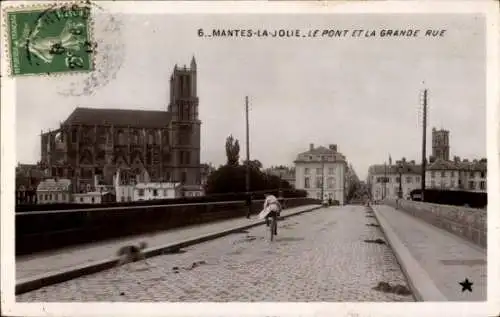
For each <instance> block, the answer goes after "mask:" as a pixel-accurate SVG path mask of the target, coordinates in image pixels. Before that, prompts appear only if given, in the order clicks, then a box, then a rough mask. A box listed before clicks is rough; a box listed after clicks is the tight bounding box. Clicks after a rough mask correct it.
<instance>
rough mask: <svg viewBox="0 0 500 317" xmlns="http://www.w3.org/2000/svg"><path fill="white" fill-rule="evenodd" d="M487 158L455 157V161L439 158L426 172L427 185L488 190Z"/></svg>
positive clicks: (454, 188)
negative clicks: (462, 158)
mask: <svg viewBox="0 0 500 317" xmlns="http://www.w3.org/2000/svg"><path fill="white" fill-rule="evenodd" d="M486 172H487V160H486V159H485V158H483V159H480V160H472V161H469V160H467V159H465V160H462V161H461V160H460V158H459V157H455V158H454V160H453V161H445V160H441V159H437V160H435V161H434V162H432V163H431V164H430V165H429V166H428V168H427V170H426V173H425V187H426V188H435V189H446V190H466V191H474V192H487V182H486V176H487V173H486Z"/></svg>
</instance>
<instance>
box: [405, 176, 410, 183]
mask: <svg viewBox="0 0 500 317" xmlns="http://www.w3.org/2000/svg"><path fill="white" fill-rule="evenodd" d="M406 183H407V184H411V176H406Z"/></svg>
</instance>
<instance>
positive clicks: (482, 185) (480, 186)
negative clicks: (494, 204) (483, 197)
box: [479, 181, 486, 190]
mask: <svg viewBox="0 0 500 317" xmlns="http://www.w3.org/2000/svg"><path fill="white" fill-rule="evenodd" d="M479 188H480V189H481V190H485V189H486V182H485V181H481V182H480V183H479Z"/></svg>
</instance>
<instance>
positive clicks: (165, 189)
mask: <svg viewBox="0 0 500 317" xmlns="http://www.w3.org/2000/svg"><path fill="white" fill-rule="evenodd" d="M137 180H138V181H139V182H137V183H136V182H133V183H130V184H127V183H124V182H123V181H122V180H121V178H120V171H117V173H116V175H115V177H114V185H115V194H116V201H117V202H128V201H142V200H154V199H172V198H178V197H181V195H182V186H181V184H180V183H170V182H149V181H148V180H149V178H148V177H147V175H146V177H142V176H141V177H138V178H137Z"/></svg>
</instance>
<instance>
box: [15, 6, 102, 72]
mask: <svg viewBox="0 0 500 317" xmlns="http://www.w3.org/2000/svg"><path fill="white" fill-rule="evenodd" d="M90 12H91V7H90V5H89V4H86V3H69V4H68V3H66V4H64V3H63V4H60V3H59V4H58V3H56V4H53V5H51V6H48V7H47V6H45V7H43V6H42V7H40V6H39V7H31V8H30V7H25V8H16V7H14V8H10V9H6V14H7V25H8V27H7V32H8V35H7V36H8V43H7V44H8V45H9V49H8V52H9V59H10V60H9V62H10V69H11V75H13V76H19V75H30V74H31V75H36V74H51V73H65V72H75V71H91V70H92V69H93V62H92V57H93V53H94V49H95V45H94V44H93V43H92V41H91V18H90Z"/></svg>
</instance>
